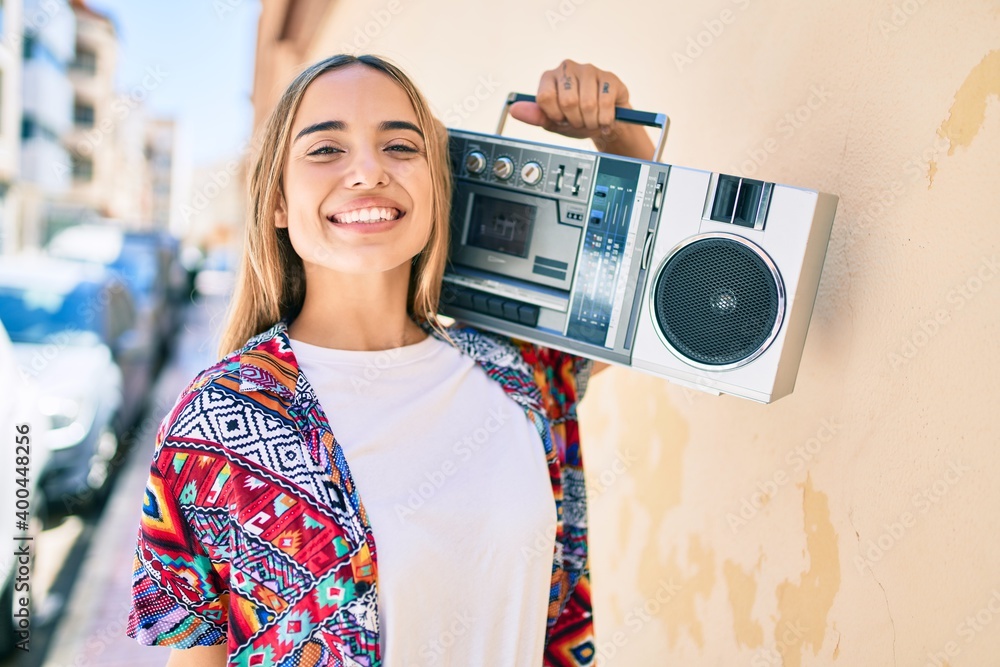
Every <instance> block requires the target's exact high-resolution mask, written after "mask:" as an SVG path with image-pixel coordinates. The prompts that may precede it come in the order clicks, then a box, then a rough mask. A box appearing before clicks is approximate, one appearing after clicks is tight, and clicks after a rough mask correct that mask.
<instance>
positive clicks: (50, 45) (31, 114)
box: [18, 0, 76, 246]
mask: <svg viewBox="0 0 1000 667" xmlns="http://www.w3.org/2000/svg"><path fill="white" fill-rule="evenodd" d="M22 25H23V34H24V38H23V48H22V54H23V57H24V63H23V101H22V104H23V106H22V120H21V160H20V165H21V179H22V183H21V190H22V203H23V208H22V228H21V233H20V234H19V237H18V240H19V242H20V244H21V245H22V246H39V245H42V244H43V243H44V242H45V239H46V236H47V233H48V230H47V218H48V215H49V205H50V202H52V201H55V200H57V199H60V198H62V197H64V196H65V195H66V194H67V192H68V191H69V189H70V186H71V183H72V166H71V162H70V154H69V151H68V150H67V149H66V147H65V145H64V143H63V137H65V136H66V135H67V133H69V132H70V131H71V130H72V128H73V85H72V83H71V82H70V79H69V65H70V63H71V62H72V61H73V59H74V57H75V55H76V18H75V16H74V13H73V10H72V9H71V8H70V6H69V4H68V3H67V2H66V1H65V0H25V2H24V13H23V21H22Z"/></svg>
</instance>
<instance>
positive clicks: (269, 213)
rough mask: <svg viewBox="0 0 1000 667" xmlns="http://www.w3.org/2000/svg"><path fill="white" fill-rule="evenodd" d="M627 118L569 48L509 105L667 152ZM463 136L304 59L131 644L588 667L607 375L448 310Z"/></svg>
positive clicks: (406, 94)
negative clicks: (592, 469) (593, 410)
mask: <svg viewBox="0 0 1000 667" xmlns="http://www.w3.org/2000/svg"><path fill="white" fill-rule="evenodd" d="M616 105H617V106H626V107H627V106H628V91H627V90H626V88H625V86H624V85H623V84H622V83H621V81H620V80H619V79H618V78H617V77H616V76H615V75H614V74H611V73H610V72H605V71H602V70H600V69H598V68H596V67H594V66H592V65H584V64H578V63H575V62H573V61H570V60H566V61H564V62H563V63H561V64H560V66H559V67H557V68H555V69H553V70H550V71H547V72H545V73H544V74H543V75H542V78H541V81H540V83H539V87H538V92H537V104H534V103H518V104H517V105H515V106H514V107H513V108H512V109H511V114H512V115H513V116H514V117H516V118H519V119H521V120H523V121H525V122H529V123H533V124H536V125H541V126H543V127H545V128H547V129H549V130H553V131H556V132H560V133H562V134H565V135H568V136H575V137H589V138H592V139H594V141H595V143H596V144H597V145H598V147H599V148H600V149H601V150H604V151H607V152H617V153H620V154H625V155H631V156H635V157H640V158H644V159H651V157H652V152H653V146H652V142H651V141H650V140H649V138H648V136H647V135H646V134H645V132H644V131H643V130H642V129H641V128H638V127H634V126H625V125H621V126H617V125H616V124H615V123H614V107H615V106H616ZM447 139H448V138H447V131H446V129H445V128H444V127H443V126H442V125H441V123H440V122H438V121H437V120H436V119H435V118H434V117H433V116H432V114H431V112H430V111H429V108H428V105H427V103H426V101H425V100H424V98H423V96H422V95H421V94H420V93H419V92H418V91H417V89H416V88H415V87H414V86H413V84H412V82H411V81H410V80H409V79H408V78H407V77H406V75H405V74H404V73H403V72H401V71H400V70H399V69H398V68H396V67H395V66H394V65H392V64H391V63H389V62H387V61H385V60H383V59H380V58H378V57H375V56H360V57H352V56H347V55H338V56H334V57H331V58H329V59H326V60H324V61H322V62H319V63H317V64H315V65H313V66H312V67H310V68H308V69H307V70H305V71H304V72H302V73H301V74H300V75H299V76H298V77H297V78H296V79H295V81H293V82H292V83H291V85H290V86H289V87H288V89H287V90H286V91H285V93H284V95H283V96H282V98H281V100H280V101H279V103H278V105H277V107H276V108H275V110H274V112H273V113H272V115H271V117H270V119H269V120H268V122H267V123H266V126H265V128H264V134H263V141H262V144H261V146H260V150H259V153H258V155H257V157H256V160H255V162H254V164H253V168H252V170H251V174H250V191H249V200H250V206H249V219H248V221H247V226H246V240H245V250H246V254H245V256H244V260H243V263H242V266H241V267H240V275H239V277H238V282H237V289H236V292H235V295H234V297H233V301H232V302H231V304H230V308H229V313H228V319H227V325H226V328H225V331H224V334H223V337H222V341H221V346H220V354H221V356H222V359H221V360H220V361H219V362H218V363H216V364H215V365H213V366H211V367H210V368H208V369H206V370H204V371H203V372H201V373H199V374H198V376H197V377H196V378H195V379H194V380H193V381H192V382H191V383H190V384H189V386H188V387H187V388H185V389H184V391H183V392H182V393H181V395H180V397H179V398H178V400H177V403H176V405H175V406H174V407H173V408H172V409H171V410H170V412H169V413H168V414H167V415H166V417H165V418H164V419H163V422H162V423H161V424H160V428H159V430H158V433H157V436H156V447H155V454H154V457H153V462H152V465H151V468H150V475H149V480H148V483H147V487H146V495H145V502H144V504H143V514H142V519H141V524H140V528H139V534H138V544H137V548H136V556H135V561H134V571H133V599H132V609H131V612H130V616H129V625H128V635H129V636H131V637H134V638H135V639H137V640H138V641H139V642H141V643H143V644H151V645H163V646H171V647H173V648H174V650H173V651H171V654H170V658H169V660H168V663H167V664H168V665H170V666H172V667H178V666H183V665H220V666H221V665H231V666H235V665H261V666H264V665H283V666H289V667H290V666H293V665H294V666H312V665H317V666H325V665H330V666H333V665H338V666H339V665H344V666H354V665H362V666H364V667H377V666H378V665H387V666H391V667H397V666H400V667H410V666H411V665H436V664H440V665H462V666H469V665H490V666H505V665H518V666H520V665H540V664H546V665H549V664H551V665H586V664H592V663H593V659H594V653H595V650H594V643H593V623H592V617H591V608H590V600H589V574H588V569H587V540H586V499H585V494H584V479H583V468H582V460H581V457H580V448H579V438H578V434H577V422H576V402H577V401H578V400H579V398H580V397H581V396H582V394H583V391H584V388H585V384H586V380H587V377H588V376H589V374H590V373H591V372H592V366H593V364H592V362H590V361H587V360H584V359H582V358H579V357H575V356H573V355H569V354H565V353H562V352H558V351H555V350H551V349H547V348H544V347H541V346H536V345H532V344H529V343H526V342H523V341H517V340H513V339H509V338H505V337H502V336H498V335H494V334H489V333H486V332H482V331H479V330H476V329H474V328H471V327H468V326H462V325H460V324H455V325H452V326H451V327H445V326H444V325H443V324H442V323H441V322H440V321H439V320H438V318H437V316H436V313H437V307H438V295H439V292H440V288H441V279H442V274H443V272H444V265H445V260H446V256H447V249H448V224H449V218H448V216H449V211H450V203H451V186H452V183H451V170H450V165H449V157H448V148H447ZM320 406H322V407H320Z"/></svg>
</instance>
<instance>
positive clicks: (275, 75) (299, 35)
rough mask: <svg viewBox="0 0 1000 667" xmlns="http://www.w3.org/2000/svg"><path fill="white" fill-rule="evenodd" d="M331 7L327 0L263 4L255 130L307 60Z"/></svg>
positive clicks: (283, 0)
mask: <svg viewBox="0 0 1000 667" xmlns="http://www.w3.org/2000/svg"><path fill="white" fill-rule="evenodd" d="M330 7H331V4H330V3H328V2H325V1H324V0H274V1H273V2H262V3H261V5H260V23H259V27H258V29H257V61H256V66H255V68H254V79H253V94H252V99H253V108H254V123H253V125H254V128H255V129H256V128H259V127H260V126H261V125H262V124H263V123H264V119H265V118H267V114H268V113H270V111H271V109H273V108H274V105H275V104H276V103H277V101H278V98H279V97H280V96H281V93H282V91H283V90H284V89H285V86H287V85H288V83H289V82H290V81H291V80H292V79H293V78H294V77H295V75H296V74H298V73H299V71H300V70H301V69H302V67H303V65H305V64H306V63H307V62H308V58H309V53H310V51H311V50H313V49H315V46H316V44H315V43H316V38H317V35H318V34H319V33H321V32H322V30H323V29H324V28H325V27H327V24H328V23H329V20H328V18H327V16H328V14H329V13H330V12H329V10H330ZM332 53H336V51H330V54H332Z"/></svg>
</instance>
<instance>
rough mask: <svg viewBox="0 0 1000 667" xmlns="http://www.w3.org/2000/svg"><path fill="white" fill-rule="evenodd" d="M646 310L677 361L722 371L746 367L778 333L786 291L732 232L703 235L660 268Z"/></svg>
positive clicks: (761, 256)
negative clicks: (676, 357)
mask: <svg viewBox="0 0 1000 667" xmlns="http://www.w3.org/2000/svg"><path fill="white" fill-rule="evenodd" d="M650 306H651V308H652V311H653V318H654V321H655V323H656V329H657V333H658V334H659V335H660V338H661V340H662V341H663V342H664V344H665V345H666V346H667V347H668V348H669V349H670V350H671V351H672V352H673V353H674V354H675V355H676V356H678V357H679V358H680V359H681V360H682V361H684V362H685V363H688V364H690V365H692V366H696V367H698V368H704V369H708V370H725V369H729V368H735V367H737V366H742V365H744V364H748V363H750V362H751V361H753V360H754V359H756V358H757V357H758V356H760V355H761V354H762V353H763V352H764V350H766V349H767V347H768V345H770V344H771V342H772V341H773V340H774V338H775V336H777V335H778V330H779V329H780V328H781V320H782V318H783V316H784V311H785V289H784V285H783V284H782V282H781V275H780V274H779V273H778V269H777V267H776V266H775V265H774V262H772V261H771V258H770V257H768V256H767V253H765V252H764V250H763V249H762V248H760V247H758V246H757V245H755V244H753V243H751V242H750V241H748V240H746V239H744V238H742V237H740V236H736V235H734V234H723V233H710V234H701V235H698V236H693V237H691V238H689V239H686V240H685V241H684V242H683V243H681V244H680V245H678V246H677V247H676V248H674V249H673V250H672V251H671V252H670V253H669V254H668V255H667V257H666V259H664V260H663V263H662V264H660V268H659V271H658V273H657V275H656V278H655V280H654V282H653V290H652V293H651V295H650Z"/></svg>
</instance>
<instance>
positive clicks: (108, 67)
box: [66, 0, 121, 216]
mask: <svg viewBox="0 0 1000 667" xmlns="http://www.w3.org/2000/svg"><path fill="white" fill-rule="evenodd" d="M71 5H72V8H73V13H74V15H75V17H76V44H75V55H74V58H73V61H72V62H71V63H70V67H69V75H70V81H71V82H72V84H73V126H72V128H71V129H70V131H69V133H68V134H67V136H66V145H67V148H68V149H69V151H70V165H71V175H72V182H71V185H70V190H69V193H68V196H67V197H66V201H67V202H72V203H73V204H75V205H76V206H77V207H78V208H80V209H84V210H92V211H94V212H95V213H97V214H99V215H102V216H110V215H111V205H110V204H111V200H112V198H113V197H114V194H115V189H116V186H117V184H116V178H115V177H116V166H117V165H116V160H115V133H116V129H117V126H118V121H119V120H120V118H119V116H120V115H121V111H120V110H119V107H118V106H117V105H116V104H115V101H116V95H115V72H116V67H117V60H118V37H117V35H116V34H115V28H114V24H113V23H112V22H111V19H110V18H109V17H108V16H105V15H104V14H101V13H99V12H96V11H94V10H92V9H90V8H89V7H87V5H86V4H85V3H84V2H83V0H71ZM67 208H69V207H67Z"/></svg>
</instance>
